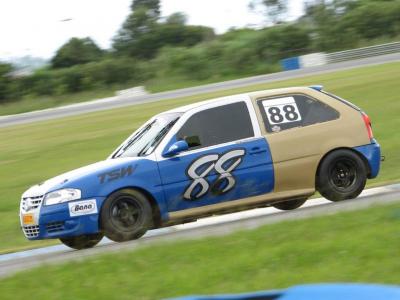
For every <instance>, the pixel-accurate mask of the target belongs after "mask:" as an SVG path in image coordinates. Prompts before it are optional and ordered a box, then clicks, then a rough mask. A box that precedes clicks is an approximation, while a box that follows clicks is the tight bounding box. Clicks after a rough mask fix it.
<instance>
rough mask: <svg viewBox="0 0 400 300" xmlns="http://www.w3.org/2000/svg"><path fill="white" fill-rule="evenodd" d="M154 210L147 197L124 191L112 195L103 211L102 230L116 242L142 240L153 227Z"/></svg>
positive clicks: (131, 191)
mask: <svg viewBox="0 0 400 300" xmlns="http://www.w3.org/2000/svg"><path fill="white" fill-rule="evenodd" d="M152 220H153V217H152V208H151V205H150V203H149V201H148V199H147V198H146V196H145V195H143V194H142V193H140V192H139V191H137V190H131V189H123V190H119V191H117V192H115V193H113V194H111V195H110V196H109V197H108V198H107V199H106V201H105V203H104V204H103V207H102V209H101V221H100V224H101V228H102V230H103V232H104V234H105V236H106V237H108V238H109V239H110V240H112V241H115V242H124V241H129V240H134V239H138V238H140V237H141V236H142V235H144V234H145V233H146V231H147V230H148V229H149V228H150V227H151V225H152Z"/></svg>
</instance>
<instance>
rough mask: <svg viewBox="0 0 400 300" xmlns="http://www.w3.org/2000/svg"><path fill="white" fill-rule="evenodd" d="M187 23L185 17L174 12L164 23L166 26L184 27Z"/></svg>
mask: <svg viewBox="0 0 400 300" xmlns="http://www.w3.org/2000/svg"><path fill="white" fill-rule="evenodd" d="M186 22H187V16H186V15H185V14H184V13H181V12H176V13H173V14H172V15H170V16H168V17H167V19H166V21H165V23H167V24H176V25H185V24H186Z"/></svg>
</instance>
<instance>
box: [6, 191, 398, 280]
mask: <svg viewBox="0 0 400 300" xmlns="http://www.w3.org/2000/svg"><path fill="white" fill-rule="evenodd" d="M394 202H400V184H393V185H388V186H383V187H378V188H372V189H367V190H364V192H363V193H362V194H361V195H360V196H359V197H358V198H357V199H354V200H348V201H344V202H337V203H332V202H329V201H327V200H326V199H324V198H316V199H311V200H309V201H307V202H306V204H305V205H304V206H303V207H301V208H299V209H297V210H293V211H288V212H281V211H279V210H276V209H274V208H272V207H266V208H259V209H253V210H249V211H244V212H238V213H233V214H228V215H223V216H216V217H210V218H205V219H201V220H199V221H197V222H194V223H188V224H182V225H177V226H173V227H168V228H163V229H159V230H152V231H149V232H148V233H147V234H146V235H145V236H144V237H142V238H141V239H139V240H136V241H130V242H125V243H113V242H111V241H103V242H102V243H101V244H100V245H98V246H96V247H94V248H92V249H87V250H80V251H76V250H71V249H69V248H67V247H65V246H62V245H59V246H51V247H46V248H41V249H35V250H29V251H21V252H16V253H10V254H4V255H0V278H1V277H7V276H11V275H12V274H14V273H16V272H18V271H22V270H27V269H30V268H33V267H36V266H39V265H42V264H46V265H49V264H55V263H61V262H66V261H69V260H75V261H76V260H84V259H86V258H88V257H90V256H93V255H96V254H101V253H112V252H120V251H123V250H132V249H136V248H138V247H143V246H148V245H152V244H156V243H160V242H171V241H179V240H190V239H199V238H203V237H208V236H222V235H226V234H229V233H232V232H234V231H237V230H249V229H253V228H257V227H259V226H262V225H265V224H272V223H277V222H282V221H288V220H298V219H306V218H311V217H315V216H322V215H329V214H335V213H337V212H341V211H353V210H358V209H363V208H367V207H370V206H373V205H386V204H389V203H394ZM21 234H22V233H21Z"/></svg>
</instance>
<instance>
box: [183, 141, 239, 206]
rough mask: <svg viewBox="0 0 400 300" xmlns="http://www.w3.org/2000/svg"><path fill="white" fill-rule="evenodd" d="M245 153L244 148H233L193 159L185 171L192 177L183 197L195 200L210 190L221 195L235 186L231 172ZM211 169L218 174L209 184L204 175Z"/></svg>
mask: <svg viewBox="0 0 400 300" xmlns="http://www.w3.org/2000/svg"><path fill="white" fill-rule="evenodd" d="M245 154H246V151H245V150H244V149H235V150H231V151H229V152H226V153H224V154H221V155H219V154H209V155H205V156H202V157H200V158H198V159H196V160H195V161H193V162H192V163H191V164H190V166H189V168H188V169H187V171H186V173H187V176H188V177H189V178H190V179H192V182H191V184H190V185H189V186H188V187H187V188H186V190H185V192H184V194H183V198H185V199H186V200H196V199H199V198H201V197H202V196H204V195H206V194H207V193H208V192H209V191H211V192H212V193H213V194H215V195H222V194H225V193H227V192H229V191H230V190H232V189H233V188H234V187H235V184H236V180H235V177H234V176H233V175H232V174H231V172H233V171H234V170H235V169H236V168H237V166H239V164H240V163H241V162H242V160H243V156H244V155H245ZM212 171H215V172H216V173H217V174H219V176H218V178H217V179H216V180H215V181H214V182H213V183H212V184H210V183H209V182H208V181H207V180H206V179H205V177H207V176H208V175H209V174H210V173H211V172H212Z"/></svg>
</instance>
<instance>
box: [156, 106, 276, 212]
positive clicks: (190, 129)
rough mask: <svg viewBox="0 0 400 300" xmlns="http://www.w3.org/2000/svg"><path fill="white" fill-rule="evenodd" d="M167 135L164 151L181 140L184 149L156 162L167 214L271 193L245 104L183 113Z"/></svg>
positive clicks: (261, 145)
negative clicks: (186, 143) (185, 148)
mask: <svg viewBox="0 0 400 300" xmlns="http://www.w3.org/2000/svg"><path fill="white" fill-rule="evenodd" d="M171 135H172V137H171V138H170V140H169V142H168V143H167V145H166V147H165V148H167V147H169V146H170V145H172V144H173V143H174V142H176V141H178V140H186V141H187V142H188V144H189V149H188V150H187V151H184V152H181V153H179V154H178V155H176V156H174V157H169V158H165V157H162V156H161V155H159V157H158V158H157V160H158V166H159V171H160V175H161V181H162V185H163V189H164V192H165V197H166V200H167V205H168V210H169V211H170V212H172V211H179V210H183V209H188V208H194V207H200V206H204V205H211V204H216V203H219V202H224V201H230V200H236V199H241V198H245V197H250V196H256V195H260V194H265V193H268V192H270V191H272V189H273V186H274V176H273V166H272V160H271V154H270V150H269V146H268V144H267V142H266V140H265V138H264V137H262V136H261V133H260V128H259V125H258V122H257V118H256V115H255V111H254V107H253V106H252V104H251V101H250V99H245V101H244V100H242V101H236V102H233V103H232V102H228V103H227V102H226V101H225V102H222V103H217V104H211V105H205V106H201V107H200V108H196V109H193V110H191V111H189V112H186V113H185V114H184V116H183V117H182V120H180V126H179V127H178V128H175V130H174V131H173V132H172V133H171Z"/></svg>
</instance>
